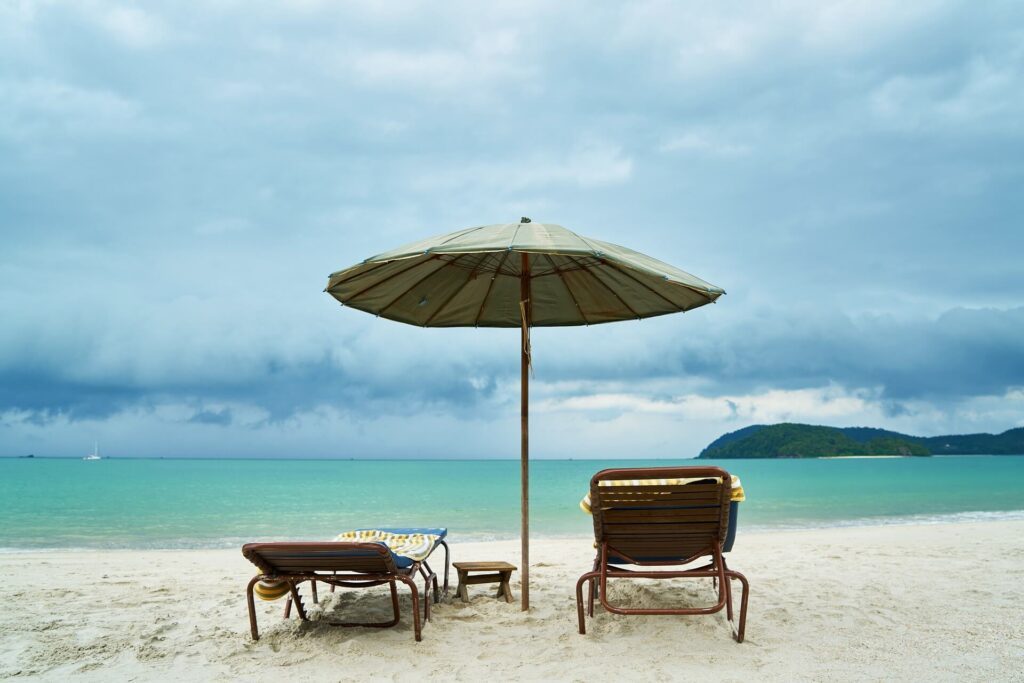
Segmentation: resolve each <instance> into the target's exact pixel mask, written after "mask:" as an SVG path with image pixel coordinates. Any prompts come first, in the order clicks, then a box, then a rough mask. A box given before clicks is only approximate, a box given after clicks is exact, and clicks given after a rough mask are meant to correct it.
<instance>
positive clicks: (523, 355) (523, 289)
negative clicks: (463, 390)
mask: <svg viewBox="0 0 1024 683" xmlns="http://www.w3.org/2000/svg"><path fill="white" fill-rule="evenodd" d="M522 257H523V261H522V264H523V267H522V275H521V276H520V278H519V296H520V301H522V302H523V309H522V311H523V327H522V337H521V342H522V343H521V344H520V348H519V352H520V366H521V367H520V369H519V370H520V386H521V401H522V404H521V406H520V416H521V420H522V424H521V430H522V446H521V450H520V465H519V467H520V471H519V475H520V480H521V485H522V498H521V506H522V530H521V532H520V538H521V543H522V564H523V573H522V577H523V588H522V600H523V602H522V610H523V611H524V612H525V611H528V610H529V609H530V257H529V255H528V254H523V255H522Z"/></svg>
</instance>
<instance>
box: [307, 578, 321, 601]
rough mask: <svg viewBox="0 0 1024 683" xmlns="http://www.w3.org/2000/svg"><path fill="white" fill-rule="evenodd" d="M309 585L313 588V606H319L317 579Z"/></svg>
mask: <svg viewBox="0 0 1024 683" xmlns="http://www.w3.org/2000/svg"><path fill="white" fill-rule="evenodd" d="M309 583H310V585H311V586H312V590H313V604H314V605H318V604H320V600H319V599H318V598H317V595H316V579H313V580H312V581H310V582H309Z"/></svg>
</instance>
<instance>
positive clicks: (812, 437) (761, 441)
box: [697, 422, 1024, 459]
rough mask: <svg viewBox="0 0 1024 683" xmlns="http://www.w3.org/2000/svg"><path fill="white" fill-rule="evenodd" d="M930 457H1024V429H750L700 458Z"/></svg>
mask: <svg viewBox="0 0 1024 683" xmlns="http://www.w3.org/2000/svg"><path fill="white" fill-rule="evenodd" d="M928 455H1024V427H1018V428H1016V429H1009V430H1007V431H1005V432H1003V433H1002V434H950V435H947V436H910V435H909V434H900V433H899V432H891V431H889V430H886V429H876V428H873V427H826V426H820V425H806V424H795V423H788V422H784V423H782V424H774V425H751V426H750V427H744V428H743V429H738V430H736V431H735V432H729V433H728V434H724V435H722V436H720V437H718V438H717V439H715V440H714V441H713V442H711V444H709V445H708V447H707V448H705V449H704V450H703V451H701V453H700V455H699V456H697V457H698V458H705V459H711V458H715V459H726V458H835V457H858V456H859V457H870V456H876V457H881V456H928Z"/></svg>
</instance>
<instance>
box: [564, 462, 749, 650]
mask: <svg viewBox="0 0 1024 683" xmlns="http://www.w3.org/2000/svg"><path fill="white" fill-rule="evenodd" d="M673 479H675V480H678V479H688V480H691V481H690V482H689V483H684V484H681V483H664V482H659V480H673ZM731 486H732V484H731V477H730V475H729V473H728V472H726V471H725V470H723V469H720V468H718V467H664V468H660V467H659V468H632V469H609V470H602V471H600V472H598V473H597V474H595V475H594V477H593V478H592V479H591V480H590V504H591V508H592V512H593V517H594V538H595V540H596V545H597V557H596V558H595V559H594V568H593V570H591V571H589V572H587V573H586V574H584V575H583V576H581V577H580V579H579V581H577V582H576V609H577V612H578V616H579V627H580V633H582V634H585V633H586V632H587V631H586V615H585V614H584V610H583V584H584V583H589V584H590V586H589V587H590V597H589V600H588V604H587V612H588V613H589V615H590V616H591V617H593V616H594V598H595V595H596V596H598V597H599V599H600V601H601V604H602V605H603V606H604V608H605V609H606V610H608V611H609V612H612V613H614V614H666V615H671V614H714V613H716V612H719V611H721V610H722V609H723V608H724V609H725V610H726V614H727V616H728V619H729V622H730V624H731V623H732V620H733V606H732V588H731V583H730V582H731V580H732V579H737V580H738V581H739V582H740V583H741V584H743V599H742V601H741V603H740V619H739V627H738V628H736V627H735V626H734V627H733V635H734V637H735V638H736V641H737V642H740V643H742V642H743V635H744V629H745V627H746V620H747V595H748V593H749V585H748V583H747V579H746V577H744V576H743V575H742V574H740V573H739V572H737V571H733V570H731V569H729V568H728V567H727V566H726V563H725V557H724V556H723V554H722V552H723V551H722V544H723V542H724V541H725V539H726V536H727V534H728V530H729V507H730V499H731ZM698 561H703V563H702V564H700V565H699V566H695V567H691V568H686V567H684V565H689V564H690V563H693V562H698ZM624 565H629V566H636V567H640V568H641V569H629V568H626V567H625V566H624ZM645 567H672V568H671V569H661V570H652V569H644V568H645ZM609 578H613V579H617V578H645V579H670V578H712V579H714V583H715V586H716V588H717V592H718V600H717V602H716V603H715V604H713V605H708V606H704V607H681V608H672V609H670V608H659V609H640V608H626V607H619V606H617V605H613V604H611V603H610V602H609V599H608V579H609Z"/></svg>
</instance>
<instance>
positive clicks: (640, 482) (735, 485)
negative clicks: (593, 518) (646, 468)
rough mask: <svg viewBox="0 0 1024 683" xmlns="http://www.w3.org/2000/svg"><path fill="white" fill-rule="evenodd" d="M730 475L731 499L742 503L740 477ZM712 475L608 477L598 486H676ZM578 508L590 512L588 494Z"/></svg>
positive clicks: (742, 493)
mask: <svg viewBox="0 0 1024 683" xmlns="http://www.w3.org/2000/svg"><path fill="white" fill-rule="evenodd" d="M730 476H731V477H732V501H733V502H734V503H742V502H743V501H745V500H746V499H747V496H746V494H745V493H744V492H743V485H742V484H741V483H740V478H739V477H737V476H736V475H735V474H733V475H730ZM709 478H714V477H698V478H692V477H690V478H684V479H609V480H607V481H602V482H600V486H651V485H654V484H661V485H665V486H678V485H680V484H689V483H690V482H694V481H701V480H702V479H709ZM714 479H715V481H719V479H718V478H714ZM580 509H581V510H583V511H584V512H586V513H587V514H588V515H589V514H591V513H590V494H589V493H588V494H587V495H585V496H583V500H581V501H580Z"/></svg>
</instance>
